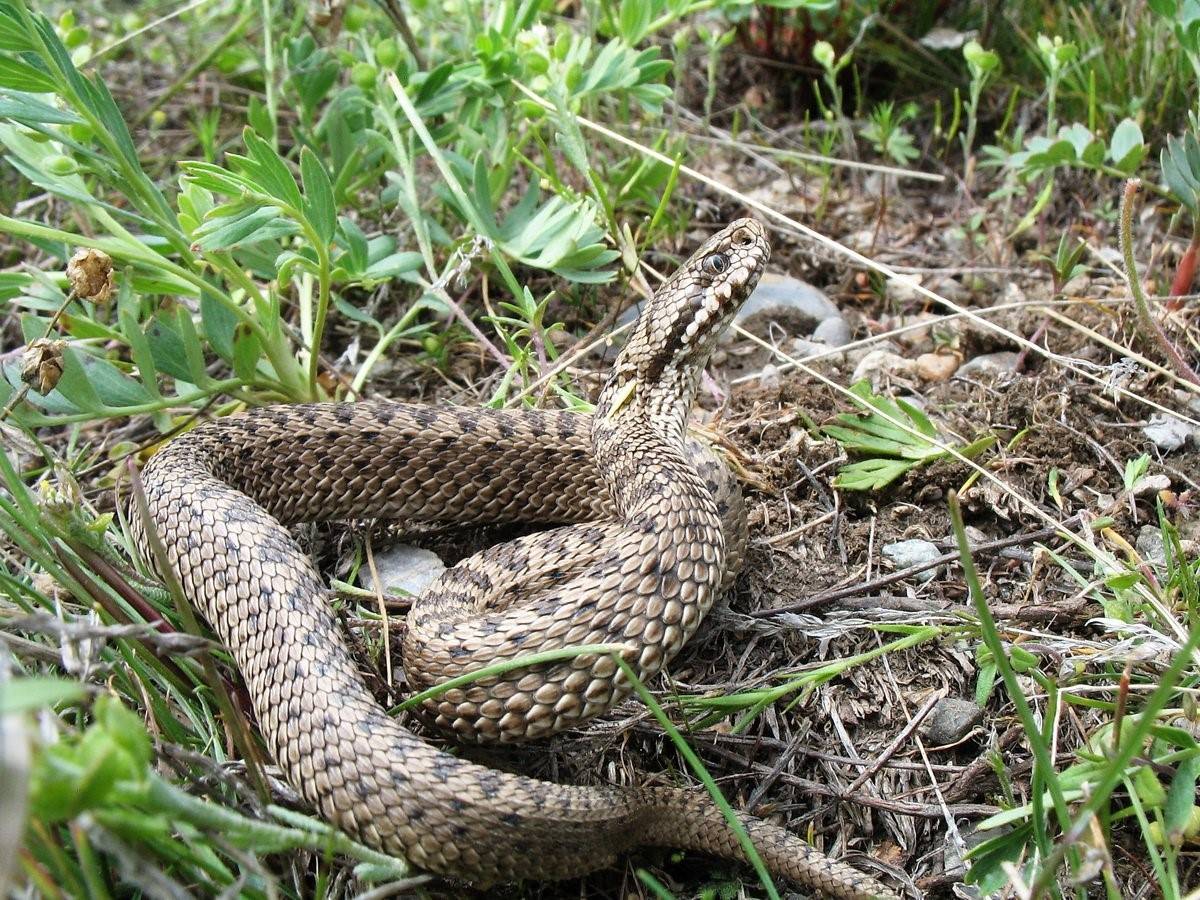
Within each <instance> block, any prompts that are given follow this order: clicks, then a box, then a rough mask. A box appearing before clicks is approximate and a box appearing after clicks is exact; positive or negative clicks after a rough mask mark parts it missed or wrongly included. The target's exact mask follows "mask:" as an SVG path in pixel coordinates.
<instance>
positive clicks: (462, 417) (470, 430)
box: [458, 412, 479, 434]
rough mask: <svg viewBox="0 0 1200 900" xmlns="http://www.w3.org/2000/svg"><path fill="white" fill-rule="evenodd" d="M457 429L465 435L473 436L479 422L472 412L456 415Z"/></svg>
mask: <svg viewBox="0 0 1200 900" xmlns="http://www.w3.org/2000/svg"><path fill="white" fill-rule="evenodd" d="M458 427H459V428H460V429H462V431H463V432H464V433H466V434H474V433H475V432H476V430H478V428H479V420H478V418H477V416H476V414H475V413H474V412H463V413H459V414H458Z"/></svg>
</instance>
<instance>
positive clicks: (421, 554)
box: [358, 544, 446, 597]
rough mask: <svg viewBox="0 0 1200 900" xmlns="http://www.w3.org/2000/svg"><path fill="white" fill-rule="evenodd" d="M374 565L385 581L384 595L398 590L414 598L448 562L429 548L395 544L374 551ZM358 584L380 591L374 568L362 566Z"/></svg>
mask: <svg viewBox="0 0 1200 900" xmlns="http://www.w3.org/2000/svg"><path fill="white" fill-rule="evenodd" d="M375 568H376V569H377V570H378V571H379V580H380V581H381V582H383V587H382V591H383V593H384V594H390V593H394V592H395V591H397V590H399V591H402V592H403V593H404V594H406V595H408V596H412V597H416V596H419V595H420V594H421V593H422V592H423V591H424V590H425V589H426V588H428V587H429V586H430V585H431V584H433V583H434V582H435V581H437V579H438V578H439V577H440V576H441V574H442V573H443V572H445V571H446V564H445V563H443V562H442V560H441V558H440V557H439V556H438V555H437V554H436V553H433V552H432V551H430V550H425V549H422V548H421V547H414V546H412V545H411V544H396V545H394V546H392V547H388V548H387V549H385V550H383V551H381V552H379V553H376V554H375ZM358 583H359V585H360V586H361V587H364V588H366V589H367V590H368V591H374V590H377V588H376V587H375V581H374V579H373V578H371V567H370V566H366V565H364V566H361V567H360V568H359V570H358Z"/></svg>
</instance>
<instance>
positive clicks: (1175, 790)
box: [1163, 752, 1200, 836]
mask: <svg viewBox="0 0 1200 900" xmlns="http://www.w3.org/2000/svg"><path fill="white" fill-rule="evenodd" d="M1197 776H1200V754H1198V753H1195V752H1193V753H1192V755H1191V756H1188V757H1187V758H1186V759H1184V760H1183V761H1182V762H1181V763H1180V764H1179V768H1178V769H1176V770H1175V776H1174V777H1173V778H1172V779H1171V784H1170V786H1169V787H1168V788H1167V799H1166V804H1165V807H1164V809H1163V817H1164V820H1165V824H1166V826H1167V833H1168V835H1171V836H1173V835H1180V836H1182V834H1183V831H1184V828H1185V827H1186V826H1187V825H1188V823H1189V820H1190V819H1191V817H1192V807H1193V806H1195V804H1196V779H1197Z"/></svg>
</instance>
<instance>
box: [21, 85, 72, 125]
mask: <svg viewBox="0 0 1200 900" xmlns="http://www.w3.org/2000/svg"><path fill="white" fill-rule="evenodd" d="M0 119H10V120H11V121H13V122H21V123H22V124H46V125H74V124H78V123H80V122H82V121H83V119H81V118H80V117H79V116H77V115H76V114H75V113H73V112H70V111H69V110H65V109H55V108H54V107H53V106H51V105H50V104H48V103H43V102H42V101H41V100H38V99H36V98H35V97H30V96H29V95H27V94H19V93H18V94H6V93H4V92H0Z"/></svg>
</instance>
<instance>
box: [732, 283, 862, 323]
mask: <svg viewBox="0 0 1200 900" xmlns="http://www.w3.org/2000/svg"><path fill="white" fill-rule="evenodd" d="M840 318H841V313H840V312H838V308H837V306H836V305H835V304H834V302H833V301H832V300H830V299H829V298H828V297H826V296H825V293H824V292H823V291H820V290H818V289H817V288H815V287H813V286H812V285H811V284H809V283H808V282H806V281H801V280H800V279H799V278H793V277H791V276H790V275H778V274H776V273H774V272H766V273H764V274H763V276H762V279H761V280H760V281H759V282H758V287H756V288H755V289H754V293H752V294H751V295H750V299H748V300H747V301H746V302H745V303H744V304H742V308H741V309H739V310H738V312H737V315H736V316H734V319H733V320H734V322H736V323H737V324H738V325H741V326H742V327H743V328H745V329H746V330H747V331H751V332H754V333H755V334H757V335H760V336H765V335H766V333H767V330H768V329H769V328H770V325H771V323H776V324H778V325H779V326H780V327H781V328H783V329H784V331H785V332H786V333H787V334H789V335H791V336H792V337H807V336H808V335H811V334H813V332H814V331H815V330H816V329H817V327H818V326H820V324H821V323H822V322H824V321H825V320H827V319H840ZM727 333H728V332H727Z"/></svg>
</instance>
